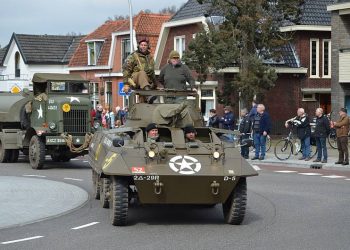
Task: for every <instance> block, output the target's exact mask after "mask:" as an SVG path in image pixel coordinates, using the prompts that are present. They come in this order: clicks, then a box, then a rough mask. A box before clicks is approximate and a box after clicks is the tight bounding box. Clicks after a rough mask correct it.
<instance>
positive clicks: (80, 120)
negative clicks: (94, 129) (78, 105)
mask: <svg viewBox="0 0 350 250" xmlns="http://www.w3.org/2000/svg"><path fill="white" fill-rule="evenodd" d="M88 114H89V112H88V110H70V111H69V112H63V130H64V132H67V133H87V132H90V131H89V126H90V121H89V116H88Z"/></svg>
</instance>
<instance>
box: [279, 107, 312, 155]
mask: <svg viewBox="0 0 350 250" xmlns="http://www.w3.org/2000/svg"><path fill="white" fill-rule="evenodd" d="M291 124H293V125H294V126H296V127H297V136H298V138H299V139H300V142H301V151H302V154H303V155H302V157H300V158H299V160H305V161H309V160H310V159H311V158H310V139H311V126H310V119H309V117H308V116H307V115H306V114H305V110H304V109H303V108H299V109H298V111H297V116H296V117H294V118H291V119H289V120H287V121H286V123H285V126H286V128H287V127H289V126H290V125H291Z"/></svg>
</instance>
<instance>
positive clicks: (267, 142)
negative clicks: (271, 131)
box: [266, 135, 271, 152]
mask: <svg viewBox="0 0 350 250" xmlns="http://www.w3.org/2000/svg"><path fill="white" fill-rule="evenodd" d="M270 148H271V137H270V136H269V135H268V136H267V137H266V152H268V151H269V150H270Z"/></svg>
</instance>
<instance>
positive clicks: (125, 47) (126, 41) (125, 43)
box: [122, 39, 130, 64]
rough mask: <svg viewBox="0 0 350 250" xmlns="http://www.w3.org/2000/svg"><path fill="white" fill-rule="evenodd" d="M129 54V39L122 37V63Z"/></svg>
mask: <svg viewBox="0 0 350 250" xmlns="http://www.w3.org/2000/svg"><path fill="white" fill-rule="evenodd" d="M129 55H130V39H122V64H123V63H124V62H125V60H126V58H127V57H128V56H129Z"/></svg>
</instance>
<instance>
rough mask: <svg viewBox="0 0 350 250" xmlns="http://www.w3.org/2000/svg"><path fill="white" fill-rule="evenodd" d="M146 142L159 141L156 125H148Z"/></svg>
mask: <svg viewBox="0 0 350 250" xmlns="http://www.w3.org/2000/svg"><path fill="white" fill-rule="evenodd" d="M146 132H147V142H150V143H155V142H157V141H159V134H158V125H157V124H156V123H150V124H148V125H147V127H146Z"/></svg>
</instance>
